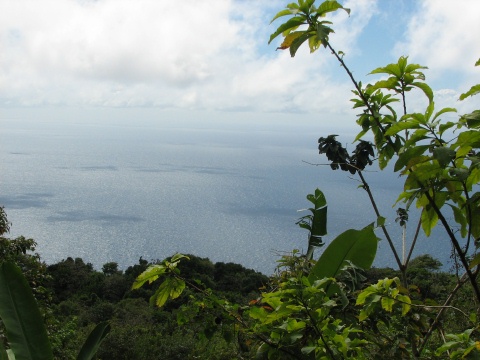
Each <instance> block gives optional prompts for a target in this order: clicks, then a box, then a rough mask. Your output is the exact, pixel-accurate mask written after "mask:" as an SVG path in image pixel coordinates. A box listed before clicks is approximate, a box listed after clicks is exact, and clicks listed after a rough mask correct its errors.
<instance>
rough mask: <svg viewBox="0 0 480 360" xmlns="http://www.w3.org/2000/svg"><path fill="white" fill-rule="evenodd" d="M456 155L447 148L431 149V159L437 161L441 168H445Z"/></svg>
mask: <svg viewBox="0 0 480 360" xmlns="http://www.w3.org/2000/svg"><path fill="white" fill-rule="evenodd" d="M456 155H457V153H456V152H455V150H452V149H450V148H448V147H443V146H442V147H437V148H435V149H433V158H434V159H436V160H437V161H438V163H439V164H440V166H441V167H442V168H445V167H446V166H447V165H448V164H449V163H450V162H451V161H452V160H454V159H455V156H456Z"/></svg>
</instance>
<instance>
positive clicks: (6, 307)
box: [0, 262, 110, 360]
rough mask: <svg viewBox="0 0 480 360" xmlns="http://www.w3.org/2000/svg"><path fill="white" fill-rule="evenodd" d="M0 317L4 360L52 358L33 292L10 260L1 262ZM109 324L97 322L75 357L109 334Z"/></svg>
mask: <svg viewBox="0 0 480 360" xmlns="http://www.w3.org/2000/svg"><path fill="white" fill-rule="evenodd" d="M0 318H1V319H2V321H3V323H4V324H5V328H6V333H7V338H8V340H9V342H8V345H9V346H10V348H9V349H8V350H5V349H2V350H1V351H2V354H1V356H2V357H3V358H5V359H7V358H8V359H19V360H23V359H25V360H27V359H32V360H33V359H35V360H36V359H53V352H52V349H51V345H50V342H49V340H48V336H47V331H46V329H45V326H44V325H43V320H42V317H41V314H40V311H39V309H38V306H37V304H36V301H35V298H34V297H33V293H32V291H31V289H30V287H29V286H28V283H27V281H26V279H25V277H24V276H23V275H22V273H21V271H20V269H19V268H18V267H17V266H15V265H14V264H12V263H9V262H4V263H2V264H1V265H0ZM109 329H110V325H109V324H108V323H102V324H99V325H98V326H97V327H96V328H95V329H94V330H93V331H92V333H91V334H90V336H89V337H88V338H87V340H86V342H85V344H84V345H83V347H82V349H81V350H80V353H79V355H78V357H77V359H82V360H88V359H91V358H92V357H93V356H94V355H95V352H96V350H97V349H98V346H99V345H100V343H101V342H102V340H103V339H104V338H105V336H106V335H107V334H108V332H109Z"/></svg>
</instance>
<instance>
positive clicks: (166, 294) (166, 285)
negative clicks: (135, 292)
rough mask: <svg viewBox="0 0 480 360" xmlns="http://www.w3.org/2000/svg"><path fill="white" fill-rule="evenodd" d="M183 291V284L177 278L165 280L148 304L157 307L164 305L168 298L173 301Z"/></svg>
mask: <svg viewBox="0 0 480 360" xmlns="http://www.w3.org/2000/svg"><path fill="white" fill-rule="evenodd" d="M184 289H185V282H184V281H183V280H180V279H177V278H167V279H165V281H164V282H163V283H162V284H161V285H160V287H159V288H158V289H157V291H156V292H155V294H154V295H153V296H152V297H151V298H150V302H151V303H154V304H155V305H157V306H158V307H162V306H163V305H165V303H166V302H167V300H168V299H169V298H172V299H175V298H177V297H179V296H180V294H181V293H182V292H183V290H184Z"/></svg>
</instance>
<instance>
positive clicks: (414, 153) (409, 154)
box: [393, 145, 429, 172]
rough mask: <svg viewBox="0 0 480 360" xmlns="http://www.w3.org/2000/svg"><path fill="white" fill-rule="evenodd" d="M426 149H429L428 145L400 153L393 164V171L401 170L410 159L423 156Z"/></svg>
mask: <svg viewBox="0 0 480 360" xmlns="http://www.w3.org/2000/svg"><path fill="white" fill-rule="evenodd" d="M428 148H429V145H421V146H415V147H411V148H409V149H407V150H406V151H404V152H402V153H400V154H399V155H398V159H397V161H396V162H395V167H394V169H393V171H394V172H397V171H399V170H401V169H403V168H404V167H405V166H406V165H407V164H408V163H409V162H410V161H411V160H412V159H414V158H417V157H419V156H421V155H423V153H424V152H425V151H427V150H428Z"/></svg>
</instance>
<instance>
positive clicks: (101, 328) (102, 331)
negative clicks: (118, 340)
mask: <svg viewBox="0 0 480 360" xmlns="http://www.w3.org/2000/svg"><path fill="white" fill-rule="evenodd" d="M109 332H110V324H109V323H108V322H107V321H105V322H102V323H100V324H98V325H97V326H95V328H94V329H93V330H92V332H91V333H90V335H88V338H87V340H86V341H85V343H84V344H83V346H82V348H81V349H80V352H79V353H78V356H77V360H90V359H93V357H94V356H95V354H96V352H97V350H98V348H99V347H100V344H101V343H102V341H103V339H105V337H106V336H107V335H108V333H109Z"/></svg>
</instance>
